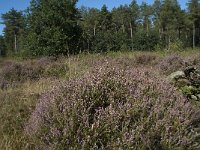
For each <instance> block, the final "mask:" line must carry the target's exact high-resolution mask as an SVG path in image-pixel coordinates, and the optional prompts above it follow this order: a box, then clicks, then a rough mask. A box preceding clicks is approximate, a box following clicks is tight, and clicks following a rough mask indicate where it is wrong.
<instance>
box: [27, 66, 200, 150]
mask: <svg viewBox="0 0 200 150" xmlns="http://www.w3.org/2000/svg"><path fill="white" fill-rule="evenodd" d="M194 112H195V110H194V108H193V107H192V106H191V105H190V103H188V102H187V100H186V99H185V98H184V97H183V96H182V95H181V94H179V93H177V92H176V89H175V88H174V87H173V86H171V85H170V84H168V83H166V82H165V81H163V80H162V79H160V78H158V77H156V76H155V74H153V73H152V71H151V70H149V69H145V68H143V69H142V68H135V69H129V68H128V67H127V68H124V67H122V66H121V65H112V66H111V65H110V64H109V63H108V64H105V65H103V66H100V67H96V69H94V70H93V71H91V72H89V73H87V74H86V75H85V76H84V77H80V78H77V79H75V80H70V81H68V82H61V83H60V84H59V85H57V86H55V87H54V89H53V90H52V91H50V92H48V93H45V94H44V95H43V96H42V97H41V98H40V99H39V101H38V104H37V105H36V108H35V110H34V112H33V113H32V115H31V116H30V119H29V121H28V123H27V125H26V127H25V133H26V135H27V136H28V137H29V139H30V141H31V143H35V146H36V149H176V148H180V149H181V148H183V149H184V148H189V149H198V148H200V144H199V142H198V139H199V133H196V132H197V131H194V130H193V126H192V120H191V119H190V118H191V116H192V114H193V113H194Z"/></svg>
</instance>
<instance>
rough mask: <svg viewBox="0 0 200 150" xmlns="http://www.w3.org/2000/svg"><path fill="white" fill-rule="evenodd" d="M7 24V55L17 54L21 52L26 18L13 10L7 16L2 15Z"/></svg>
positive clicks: (5, 36) (5, 30)
mask: <svg viewBox="0 0 200 150" xmlns="http://www.w3.org/2000/svg"><path fill="white" fill-rule="evenodd" d="M2 19H3V22H4V24H5V28H4V40H5V46H6V50H7V52H6V53H7V54H10V55H12V54H16V53H17V52H19V47H20V37H21V36H23V33H24V30H25V18H24V16H23V14H22V12H20V11H17V10H15V9H14V8H12V9H11V10H10V11H8V12H7V13H5V14H2Z"/></svg>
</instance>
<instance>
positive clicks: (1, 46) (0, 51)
mask: <svg viewBox="0 0 200 150" xmlns="http://www.w3.org/2000/svg"><path fill="white" fill-rule="evenodd" d="M5 55H6V45H5V39H4V37H3V36H0V56H5Z"/></svg>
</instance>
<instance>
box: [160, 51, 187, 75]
mask: <svg viewBox="0 0 200 150" xmlns="http://www.w3.org/2000/svg"><path fill="white" fill-rule="evenodd" d="M186 66H187V62H186V61H185V60H184V59H183V58H181V57H180V56H179V55H176V54H173V55H169V56H166V57H164V58H163V59H162V60H161V61H160V62H159V64H158V68H159V69H160V71H161V72H162V73H163V74H166V75H169V74H171V73H173V72H175V71H179V70H182V69H184V68H185V67H186Z"/></svg>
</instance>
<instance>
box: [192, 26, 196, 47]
mask: <svg viewBox="0 0 200 150" xmlns="http://www.w3.org/2000/svg"><path fill="white" fill-rule="evenodd" d="M195 32H196V31H195V24H194V23H193V34H192V43H193V46H192V47H193V49H194V48H195Z"/></svg>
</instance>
